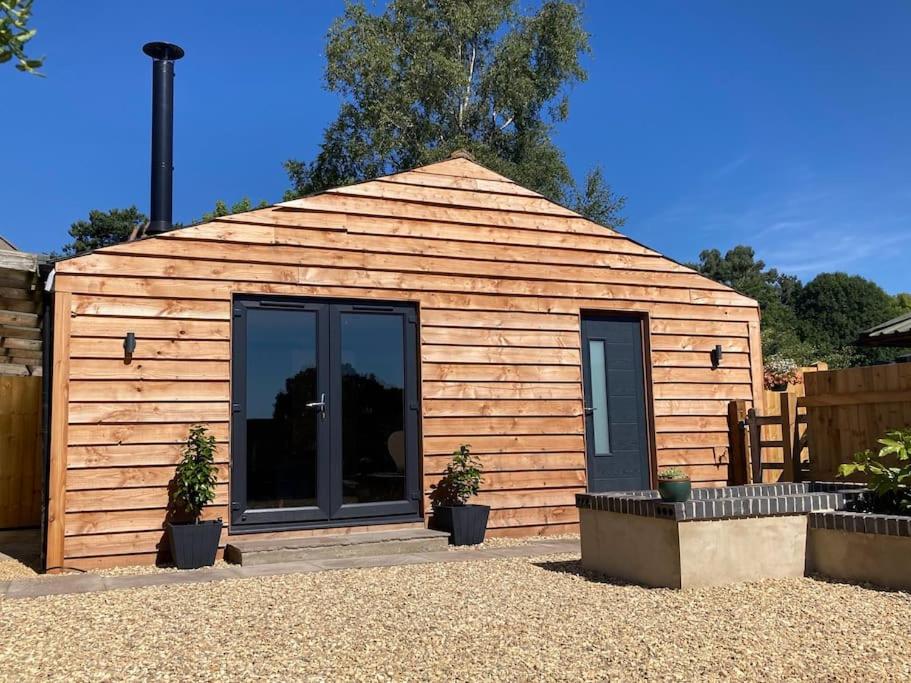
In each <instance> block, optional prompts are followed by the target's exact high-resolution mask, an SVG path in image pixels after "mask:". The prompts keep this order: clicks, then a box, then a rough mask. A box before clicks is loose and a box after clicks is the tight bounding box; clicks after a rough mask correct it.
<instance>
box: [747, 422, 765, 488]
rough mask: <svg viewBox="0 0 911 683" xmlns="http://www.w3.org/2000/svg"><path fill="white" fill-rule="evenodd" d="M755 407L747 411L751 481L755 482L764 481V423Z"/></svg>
mask: <svg viewBox="0 0 911 683" xmlns="http://www.w3.org/2000/svg"><path fill="white" fill-rule="evenodd" d="M757 417H758V415H757V413H756V409H755V408H750V409H749V410H748V411H747V427H748V428H749V432H750V458H749V460H750V464H751V466H752V467H751V469H752V477H751V481H752V483H754V484H761V483H762V425H761V424H759V420H757V419H756V418H757Z"/></svg>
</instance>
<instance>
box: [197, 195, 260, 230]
mask: <svg viewBox="0 0 911 683" xmlns="http://www.w3.org/2000/svg"><path fill="white" fill-rule="evenodd" d="M268 206H269V202H267V201H265V200H263V201H261V202H260V203H259V204H257V205H256V206H254V205H253V202H251V201H250V198H249V197H244V198H242V199H241V200H240V201H239V202H234V203H233V204H232V205H231V206H230V207H228V205H227V203H226V202H225V201H224V200H222V199H219V200H217V201H216V202H215V208H214V209H213V210H212V211H208V212H206V213H204V214H203V215H202V218H200V219H199V220H195V221H193V223H192V224H194V225H195V224H196V223H206V222H208V221H214V220H215V219H216V218H221V217H222V216H230V215H231V214H235V213H243V212H244V211H252V210H253V209H265V208H266V207H268Z"/></svg>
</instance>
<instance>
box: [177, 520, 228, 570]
mask: <svg viewBox="0 0 911 683" xmlns="http://www.w3.org/2000/svg"><path fill="white" fill-rule="evenodd" d="M221 527H222V523H221V520H220V519H218V520H215V521H208V522H199V523H197V524H193V523H190V524H171V523H169V524H168V540H169V542H170V544H171V557H172V558H173V560H174V564H176V565H177V568H178V569H199V568H200V567H211V566H212V565H213V564H215V554H216V553H217V552H218V540H219V539H220V538H221Z"/></svg>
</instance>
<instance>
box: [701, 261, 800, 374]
mask: <svg viewBox="0 0 911 683" xmlns="http://www.w3.org/2000/svg"><path fill="white" fill-rule="evenodd" d="M691 267H692V268H693V269H694V270H696V271H697V272H699V273H702V274H703V275H705V276H707V277H710V278H711V279H713V280H715V281H716V282H720V283H722V284H725V285H727V286H728V287H731V288H733V289H735V290H737V291H738V292H740V293H741V294H743V295H745V296H748V297H750V298H752V299H756V301H758V302H759V307H760V310H761V311H762V332H763V337H762V340H763V353H764V354H765V355H772V354H779V355H785V356H788V357H791V358H795V359H796V358H797V357H798V356H803V355H804V354H806V353H813V351H812V350H810V349H806V348H801V344H802V341H801V339H800V338H799V336H798V332H797V317H796V314H795V313H794V300H795V298H796V296H797V295H798V293H799V292H800V288H801V284H800V280H798V279H797V278H796V277H794V276H792V275H783V274H781V273H779V272H778V271H777V270H775V269H774V268H766V265H765V263H764V262H763V261H761V260H760V261H757V260H756V253H755V252H754V251H753V249H752V247H748V246H746V245H738V246H736V247H734V248H733V249H731V250H730V251H728V252H727V253H726V254H725V255H724V256H722V255H721V252H720V251H718V250H717V249H706V250H704V251H702V252H701V253H700V254H699V263H698V264H692V265H691Z"/></svg>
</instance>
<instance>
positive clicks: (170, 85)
mask: <svg viewBox="0 0 911 683" xmlns="http://www.w3.org/2000/svg"><path fill="white" fill-rule="evenodd" d="M142 51H143V52H144V53H145V54H147V55H148V56H149V57H151V58H152V60H153V61H152V165H151V182H150V184H151V192H150V195H151V196H150V206H149V226H148V227H147V228H146V234H150V235H154V234H159V233H162V232H166V231H168V230H170V229H171V227H172V202H173V182H174V62H175V61H177V60H178V59H180V58H181V57H183V55H184V51H183V49H182V48H181V47H179V46H177V45H174V44H172V43H164V42H153V43H146V44H145V45H143V46H142Z"/></svg>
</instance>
